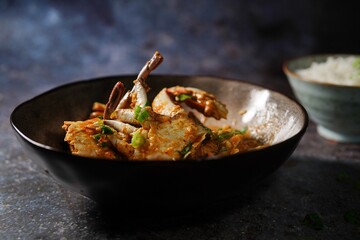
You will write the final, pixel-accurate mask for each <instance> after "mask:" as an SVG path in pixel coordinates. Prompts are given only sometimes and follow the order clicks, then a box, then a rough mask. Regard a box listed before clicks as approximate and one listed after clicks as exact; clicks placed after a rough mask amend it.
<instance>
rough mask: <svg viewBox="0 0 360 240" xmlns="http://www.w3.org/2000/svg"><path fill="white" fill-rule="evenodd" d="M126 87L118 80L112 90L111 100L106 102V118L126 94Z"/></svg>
mask: <svg viewBox="0 0 360 240" xmlns="http://www.w3.org/2000/svg"><path fill="white" fill-rule="evenodd" d="M124 91H125V87H124V84H123V83H122V82H117V83H116V84H115V86H114V88H113V89H112V91H111V94H110V97H109V101H108V102H107V103H106V106H105V111H104V115H103V117H104V119H109V118H110V116H111V114H112V113H113V112H114V111H115V109H116V107H117V105H118V104H119V102H120V100H121V99H122V98H123V96H124Z"/></svg>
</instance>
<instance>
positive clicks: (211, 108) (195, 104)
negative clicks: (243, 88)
mask: <svg viewBox="0 0 360 240" xmlns="http://www.w3.org/2000/svg"><path fill="white" fill-rule="evenodd" d="M166 93H167V94H168V95H169V97H170V98H171V100H172V101H173V102H175V103H177V104H180V103H185V104H186V105H188V106H189V107H191V108H193V109H196V110H197V111H199V112H201V113H202V114H203V115H204V116H206V117H213V118H215V119H216V120H219V119H221V118H225V119H226V117H227V113H228V110H227V109H226V106H225V104H223V103H221V102H219V101H218V100H216V98H215V96H214V95H212V94H210V93H208V92H205V91H203V90H200V89H198V88H191V87H186V88H185V87H181V86H175V87H172V88H167V89H166Z"/></svg>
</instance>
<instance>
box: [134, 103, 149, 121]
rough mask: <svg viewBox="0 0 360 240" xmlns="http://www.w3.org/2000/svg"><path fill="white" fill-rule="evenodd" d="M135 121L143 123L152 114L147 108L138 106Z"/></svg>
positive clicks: (135, 111)
mask: <svg viewBox="0 0 360 240" xmlns="http://www.w3.org/2000/svg"><path fill="white" fill-rule="evenodd" d="M134 113H135V116H134V117H135V119H136V120H138V121H139V122H140V123H143V122H144V121H145V120H146V119H148V118H149V116H150V113H149V112H148V110H146V109H145V108H142V107H140V106H136V107H135V109H134Z"/></svg>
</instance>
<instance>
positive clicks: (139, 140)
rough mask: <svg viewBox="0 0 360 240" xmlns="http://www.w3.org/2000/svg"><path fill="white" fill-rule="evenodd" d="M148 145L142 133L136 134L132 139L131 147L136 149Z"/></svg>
mask: <svg viewBox="0 0 360 240" xmlns="http://www.w3.org/2000/svg"><path fill="white" fill-rule="evenodd" d="M145 143H146V139H145V137H144V136H143V135H142V134H141V133H140V132H134V134H133V136H132V138H131V146H133V147H134V148H138V147H141V146H142V145H144V144H145Z"/></svg>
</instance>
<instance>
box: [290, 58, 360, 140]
mask: <svg viewBox="0 0 360 240" xmlns="http://www.w3.org/2000/svg"><path fill="white" fill-rule="evenodd" d="M330 56H332V57H348V56H354V55H345V54H322V55H311V56H305V57H299V58H295V59H292V60H289V61H286V62H285V63H284V65H283V71H284V73H285V75H286V76H287V78H288V80H289V83H290V86H291V88H292V90H293V92H294V94H295V96H296V98H297V99H298V100H299V102H300V103H301V104H302V105H303V106H304V107H305V108H306V110H307V112H308V113H309V116H310V119H311V120H313V121H314V122H315V123H316V124H317V131H318V133H319V135H320V136H322V137H324V138H325V139H328V140H332V141H336V142H348V143H359V142H360V124H359V123H360V86H344V85H335V84H330V83H319V82H315V81H312V80H308V79H304V78H303V77H301V76H299V75H298V74H297V73H296V71H297V70H300V69H305V68H309V67H310V66H311V63H313V62H319V63H320V62H325V61H326V59H327V58H328V57H330Z"/></svg>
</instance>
